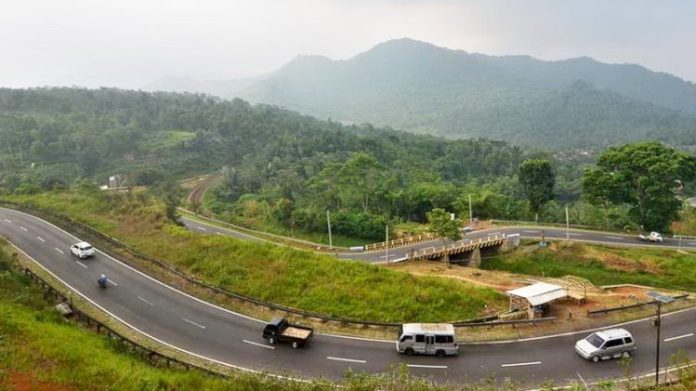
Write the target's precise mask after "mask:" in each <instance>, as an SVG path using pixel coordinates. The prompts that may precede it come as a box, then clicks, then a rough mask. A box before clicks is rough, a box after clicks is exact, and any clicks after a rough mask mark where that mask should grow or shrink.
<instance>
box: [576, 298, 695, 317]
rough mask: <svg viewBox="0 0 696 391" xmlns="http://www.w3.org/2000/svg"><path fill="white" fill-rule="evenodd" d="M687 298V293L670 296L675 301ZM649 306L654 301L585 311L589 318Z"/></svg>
mask: <svg viewBox="0 0 696 391" xmlns="http://www.w3.org/2000/svg"><path fill="white" fill-rule="evenodd" d="M687 297H689V294H688V293H685V294H683V295H677V296H672V298H673V299H675V300H679V299H686V298H687ZM650 304H655V300H651V301H644V302H642V303H636V304H629V305H624V306H619V307H611V308H604V309H601V310H594V311H587V315H588V316H591V315H598V314H604V315H606V314H608V313H610V312H616V311H625V310H630V309H633V308H640V307H643V306H646V305H650Z"/></svg>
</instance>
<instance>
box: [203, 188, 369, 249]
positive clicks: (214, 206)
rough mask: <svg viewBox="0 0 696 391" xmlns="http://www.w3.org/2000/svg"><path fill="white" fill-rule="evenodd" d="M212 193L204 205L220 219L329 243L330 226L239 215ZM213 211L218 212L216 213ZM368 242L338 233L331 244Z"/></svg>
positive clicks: (250, 227) (350, 244)
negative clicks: (320, 228)
mask: <svg viewBox="0 0 696 391" xmlns="http://www.w3.org/2000/svg"><path fill="white" fill-rule="evenodd" d="M212 193H213V192H212V191H207V192H206V193H205V194H204V195H203V207H204V208H205V209H206V210H207V211H209V212H210V213H213V214H214V215H215V217H216V218H218V219H220V220H223V221H226V222H228V223H231V224H235V225H239V226H241V227H245V228H249V229H253V230H256V231H262V232H268V233H272V234H274V235H281V236H287V237H290V238H295V239H300V240H306V241H309V242H313V243H317V244H323V245H326V246H328V245H329V234H328V226H327V231H326V232H312V231H306V230H291V229H288V228H286V227H284V226H283V225H282V224H280V223H279V222H277V221H276V220H275V219H273V218H266V217H263V216H261V215H257V216H253V217H244V216H239V215H236V214H235V213H233V212H232V211H231V209H232V206H231V205H230V204H226V203H224V202H221V201H219V200H216V199H215V197H214V196H213V195H211V194H212ZM213 211H215V212H217V213H214V212H213ZM367 242H369V241H366V240H365V239H360V238H354V237H350V236H345V235H340V234H336V233H332V234H331V244H332V245H333V246H337V247H352V246H363V245H365V244H367Z"/></svg>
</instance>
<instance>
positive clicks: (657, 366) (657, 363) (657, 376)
mask: <svg viewBox="0 0 696 391" xmlns="http://www.w3.org/2000/svg"><path fill="white" fill-rule="evenodd" d="M661 306H662V302H660V300H657V319H656V325H657V344H656V349H657V354H655V389H656V390H657V388H658V387H659V385H660V326H662V325H661V323H662V319H661V317H660V315H661V314H660V307H661Z"/></svg>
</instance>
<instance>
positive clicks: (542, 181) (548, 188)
mask: <svg viewBox="0 0 696 391" xmlns="http://www.w3.org/2000/svg"><path fill="white" fill-rule="evenodd" d="M518 179H519V181H520V185H522V191H523V192H524V195H525V197H526V198H527V201H529V209H530V210H531V211H532V212H534V220H535V221H538V220H539V210H541V208H542V207H543V206H544V204H545V203H547V202H549V201H551V200H552V199H553V186H554V185H555V183H556V179H555V175H554V173H553V169H552V168H551V162H549V161H548V160H546V159H530V160H525V161H524V162H522V164H521V165H520V170H519V176H518Z"/></svg>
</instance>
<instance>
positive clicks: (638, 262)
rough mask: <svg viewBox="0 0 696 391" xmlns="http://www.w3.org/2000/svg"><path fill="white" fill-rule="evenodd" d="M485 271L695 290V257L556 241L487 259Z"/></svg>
mask: <svg viewBox="0 0 696 391" xmlns="http://www.w3.org/2000/svg"><path fill="white" fill-rule="evenodd" d="M482 267H483V268H484V269H491V270H494V269H497V270H506V271H509V272H513V273H523V274H531V275H538V276H547V277H563V276H565V275H574V276H578V277H583V278H586V279H588V280H590V281H591V282H592V283H593V284H595V285H610V284H638V285H647V286H654V287H661V288H667V289H678V290H686V291H692V292H693V291H696V254H694V253H686V252H679V251H675V250H671V249H652V248H627V247H609V246H601V245H590V244H584V243H567V242H553V243H552V244H551V246H549V247H548V248H544V249H542V248H538V247H536V245H526V246H523V247H521V248H519V249H517V250H515V251H513V252H511V253H508V254H504V255H502V256H497V257H492V258H490V259H486V260H484V261H483V263H482Z"/></svg>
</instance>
